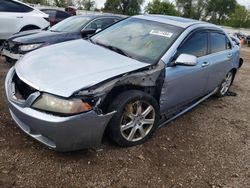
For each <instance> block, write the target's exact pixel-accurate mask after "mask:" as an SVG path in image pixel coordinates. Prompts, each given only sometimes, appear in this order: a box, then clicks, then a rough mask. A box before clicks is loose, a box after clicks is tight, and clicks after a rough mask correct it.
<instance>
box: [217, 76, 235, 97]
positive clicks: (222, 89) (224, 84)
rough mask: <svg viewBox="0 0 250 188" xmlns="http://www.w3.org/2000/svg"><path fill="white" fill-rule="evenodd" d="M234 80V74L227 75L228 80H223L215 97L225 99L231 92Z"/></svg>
mask: <svg viewBox="0 0 250 188" xmlns="http://www.w3.org/2000/svg"><path fill="white" fill-rule="evenodd" d="M233 80H234V72H233V71H230V72H229V73H228V74H227V75H226V78H225V79H224V80H223V82H222V83H221V84H220V86H219V87H218V91H217V92H216V94H215V96H216V97H223V96H225V95H226V94H227V92H228V91H229V89H230V87H231V85H232V83H233Z"/></svg>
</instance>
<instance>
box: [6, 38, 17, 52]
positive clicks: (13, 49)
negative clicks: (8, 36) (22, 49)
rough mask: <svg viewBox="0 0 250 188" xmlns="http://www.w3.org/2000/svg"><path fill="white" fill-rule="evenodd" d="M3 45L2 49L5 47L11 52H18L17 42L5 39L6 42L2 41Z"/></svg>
mask: <svg viewBox="0 0 250 188" xmlns="http://www.w3.org/2000/svg"><path fill="white" fill-rule="evenodd" d="M3 47H4V49H6V50H8V51H10V52H12V53H15V54H18V48H19V44H17V43H14V42H12V41H6V42H4V46H3Z"/></svg>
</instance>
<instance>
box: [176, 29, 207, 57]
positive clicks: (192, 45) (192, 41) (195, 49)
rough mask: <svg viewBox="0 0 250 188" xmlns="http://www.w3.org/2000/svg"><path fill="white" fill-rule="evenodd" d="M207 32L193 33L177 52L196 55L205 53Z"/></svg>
mask: <svg viewBox="0 0 250 188" xmlns="http://www.w3.org/2000/svg"><path fill="white" fill-rule="evenodd" d="M207 36H208V35H207V33H206V32H198V33H194V34H193V35H192V36H191V37H190V38H189V39H187V40H186V41H185V43H184V44H183V45H182V46H181V48H180V49H179V50H178V54H179V55H180V54H183V53H185V54H190V55H194V56H196V57H201V56H205V55H207V46H208V42H207Z"/></svg>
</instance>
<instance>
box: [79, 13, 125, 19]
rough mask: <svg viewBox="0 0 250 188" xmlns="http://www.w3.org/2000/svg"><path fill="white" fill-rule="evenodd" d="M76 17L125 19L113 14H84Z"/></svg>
mask: <svg viewBox="0 0 250 188" xmlns="http://www.w3.org/2000/svg"><path fill="white" fill-rule="evenodd" d="M77 17H88V18H90V19H95V18H104V17H114V18H126V16H121V15H114V14H86V15H77Z"/></svg>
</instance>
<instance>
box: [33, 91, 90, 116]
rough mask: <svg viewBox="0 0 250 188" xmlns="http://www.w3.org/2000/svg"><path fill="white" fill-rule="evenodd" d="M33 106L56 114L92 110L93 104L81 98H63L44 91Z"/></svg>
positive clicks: (71, 113) (70, 113) (72, 113)
mask: <svg viewBox="0 0 250 188" xmlns="http://www.w3.org/2000/svg"><path fill="white" fill-rule="evenodd" d="M32 108H34V109H37V110H41V111H45V112H50V113H55V114H61V115H74V114H80V113H83V112H87V111H90V110H92V109H93V106H92V105H91V104H90V103H87V102H83V100H81V99H77V98H76V99H63V98H60V97H56V96H53V95H50V94H46V93H44V94H42V95H41V96H40V97H39V98H38V99H37V100H36V101H35V102H34V103H33V104H32Z"/></svg>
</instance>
